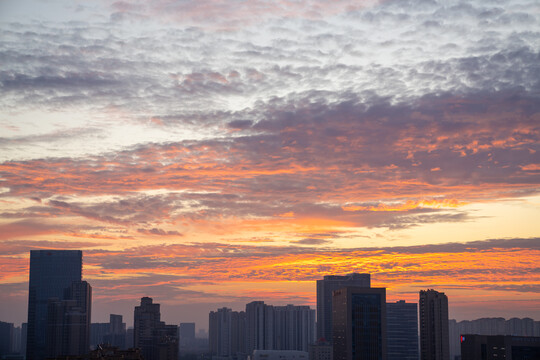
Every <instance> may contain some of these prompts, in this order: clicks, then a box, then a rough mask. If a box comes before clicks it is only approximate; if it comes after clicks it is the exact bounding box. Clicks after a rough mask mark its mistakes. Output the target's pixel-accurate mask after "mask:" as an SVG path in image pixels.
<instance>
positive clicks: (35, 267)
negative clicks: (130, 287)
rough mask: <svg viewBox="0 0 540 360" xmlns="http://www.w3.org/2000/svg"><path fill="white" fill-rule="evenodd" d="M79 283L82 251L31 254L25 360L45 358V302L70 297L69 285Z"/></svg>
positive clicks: (45, 251)
mask: <svg viewBox="0 0 540 360" xmlns="http://www.w3.org/2000/svg"><path fill="white" fill-rule="evenodd" d="M81 280H82V251H81V250H31V251H30V284H29V288H28V333H27V346H26V358H27V359H28V360H42V359H44V358H45V356H46V340H47V339H46V337H47V303H48V300H49V299H50V298H57V299H66V298H68V297H70V295H71V294H70V287H71V284H72V283H73V282H74V281H79V282H80V281H81Z"/></svg>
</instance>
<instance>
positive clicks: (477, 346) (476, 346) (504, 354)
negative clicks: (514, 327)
mask: <svg viewBox="0 0 540 360" xmlns="http://www.w3.org/2000/svg"><path fill="white" fill-rule="evenodd" d="M460 341H461V359H462V360H500V359H505V360H533V359H540V337H532V336H510V335H473V334H470V335H468V334H466V335H461V336H460Z"/></svg>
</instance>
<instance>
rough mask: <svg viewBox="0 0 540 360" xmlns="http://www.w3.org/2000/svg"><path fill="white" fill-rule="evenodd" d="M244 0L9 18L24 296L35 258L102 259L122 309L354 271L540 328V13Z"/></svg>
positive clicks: (11, 167)
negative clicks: (515, 311) (525, 304)
mask: <svg viewBox="0 0 540 360" xmlns="http://www.w3.org/2000/svg"><path fill="white" fill-rule="evenodd" d="M29 2H30V3H31V2H32V0H29ZM233 3H234V4H235V6H232V5H231V1H226V2H225V1H219V0H202V1H181V2H177V1H168V0H159V1H152V2H148V1H139V0H125V1H117V2H112V3H111V2H95V3H92V4H87V3H81V4H76V5H74V4H72V3H63V2H61V1H60V2H58V3H55V6H54V7H53V8H54V9H56V10H55V11H56V12H55V14H50V13H49V14H47V13H46V12H47V10H44V14H43V16H42V17H39V16H38V17H37V21H34V20H31V19H29V18H25V17H24V16H22V17H21V16H15V15H17V11H16V10H17V6H21V5H16V4H15V3H12V2H9V1H8V2H6V3H5V4H6V5H4V4H3V6H4V7H5V9H6V11H9V10H11V11H12V12H13V15H14V16H13V17H10V18H9V19H8V18H5V17H4V18H2V22H0V62H1V63H2V69H0V106H1V108H2V112H1V114H0V129H1V130H0V134H1V135H0V250H2V251H0V253H1V254H2V255H1V259H2V260H1V263H0V266H1V268H2V270H3V273H2V275H0V277H1V278H0V283H1V284H2V286H5V287H6V289H7V292H6V294H7V295H5V296H6V299H8V300H9V299H11V300H9V301H12V302H13V301H16V302H18V303H20V301H21V299H23V298H24V296H26V295H25V290H24V289H25V281H26V280H27V279H26V276H27V275H25V274H26V272H27V257H28V253H27V251H28V250H30V249H42V248H81V249H84V251H85V264H86V265H85V266H86V267H85V276H88V278H89V279H90V280H92V284H93V286H95V289H96V292H95V294H96V299H97V300H96V301H97V304H100V305H99V306H103V309H106V308H107V306H106V305H104V304H106V303H107V302H108V301H109V302H110V303H111V304H112V303H115V302H116V303H118V302H121V301H127V300H128V299H135V298H137V297H138V296H142V295H145V294H146V295H147V294H148V292H152V293H154V294H156V295H155V296H157V297H163V298H168V299H174V300H170V301H171V304H175V303H178V304H179V303H186V302H187V300H185V299H189V301H192V302H193V301H195V300H196V301H198V302H200V300H201V299H214V300H215V302H214V303H216V304H217V303H219V302H220V301H228V302H229V303H234V304H239V303H242V302H243V301H245V300H249V299H256V298H257V297H268V298H269V299H274V300H276V301H283V302H286V301H287V299H294V300H295V301H296V300H297V301H299V302H308V303H313V289H311V288H310V286H311V285H308V284H311V283H312V281H313V280H315V279H317V278H320V277H321V276H323V275H325V274H328V273H347V272H351V271H360V272H372V273H373V274H374V275H376V279H377V282H378V283H380V284H381V285H387V286H388V287H389V288H390V289H391V290H392V291H394V294H396V296H403V297H405V298H407V299H411V300H414V298H415V296H416V295H415V294H416V292H417V290H418V287H420V286H425V287H428V286H430V287H441V288H443V289H448V291H449V292H450V293H451V294H452V295H453V296H455V299H457V301H458V303H459V304H461V305H459V306H461V308H464V307H466V305H465V304H466V303H467V301H471V299H473V298H474V296H480V295H479V294H484V295H485V294H487V293H488V294H490V295H489V298H490V301H492V304H496V303H497V301H501V302H502V301H509V297H510V295H509V294H511V295H515V294H520V296H523V297H524V298H525V300H526V301H529V302H530V304H532V305H531V306H530V308H531V309H534V308H535V306H534V305H535V304H536V305H537V304H538V301H540V299H539V298H538V296H537V295H536V294H535V291H536V290H537V289H538V284H539V282H540V279H538V274H539V271H538V267H537V266H536V263H538V259H539V253H538V242H539V241H538V235H539V234H540V232H539V231H540V228H539V227H538V225H537V224H536V222H537V221H536V218H538V214H539V205H538V196H539V184H540V157H539V155H538V154H539V150H540V145H539V144H540V141H539V139H540V65H539V64H540V25H539V24H540V15H539V13H540V12H539V11H540V9H539V7H538V4H536V2H534V1H530V0H501V1H496V2H490V1H468V2H463V1H458V0H452V1H444V2H443V1H393V0H390V1H361V2H358V1H349V0H340V1H332V2H327V1H319V0H302V1H266V0H256V1H233ZM34 5H36V6H37V4H34ZM38 8H39V7H38ZM51 9H52V8H51ZM60 9H61V10H60ZM2 12H4V11H2ZM38 15H39V14H38ZM74 19H77V20H76V21H75V20H74ZM45 20H47V21H45ZM492 238H498V240H489V239H492ZM449 239H450V240H449ZM486 239H488V240H486ZM290 282H298V283H299V284H301V285H300V288H298V289H296V288H294V287H293V286H291V285H290ZM242 283H246V284H247V283H249V284H250V285H241V284H242ZM260 283H265V284H266V285H260ZM217 284H219V285H220V286H221V287H220V286H218V285H217ZM254 284H255V285H254ZM257 284H259V285H257ZM265 286H266V287H265ZM536 292H537V291H536ZM14 299H15V300H14ZM214 303H212V304H214ZM111 306H112V305H111ZM537 308H538V306H536V309H537ZM199 310H200V309H199ZM199 310H198V311H199ZM201 311H202V310H201ZM536 311H537V310H536ZM535 314H537V313H535ZM531 316H532V315H531Z"/></svg>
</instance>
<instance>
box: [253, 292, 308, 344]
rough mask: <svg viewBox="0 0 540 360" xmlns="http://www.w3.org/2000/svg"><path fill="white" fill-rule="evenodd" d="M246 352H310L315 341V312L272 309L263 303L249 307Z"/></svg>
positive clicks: (304, 308)
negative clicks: (309, 347) (310, 346)
mask: <svg viewBox="0 0 540 360" xmlns="http://www.w3.org/2000/svg"><path fill="white" fill-rule="evenodd" d="M245 314H246V315H245V318H246V330H245V332H246V344H245V352H246V353H247V354H251V353H253V350H294V351H304V352H307V351H308V345H309V344H312V343H313V342H314V341H315V311H314V310H313V309H310V307H309V306H296V305H286V306H272V305H266V304H265V303H264V302H263V301H253V302H251V303H249V304H247V305H246V313H245Z"/></svg>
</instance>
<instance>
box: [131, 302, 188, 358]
mask: <svg viewBox="0 0 540 360" xmlns="http://www.w3.org/2000/svg"><path fill="white" fill-rule="evenodd" d="M134 346H135V347H136V348H139V349H141V354H142V356H143V357H144V359H145V360H177V359H178V326H176V325H166V324H165V323H164V322H162V321H161V313H160V305H159V304H154V303H153V302H152V298H149V297H143V298H141V304H140V305H139V306H136V307H135V311H134Z"/></svg>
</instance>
